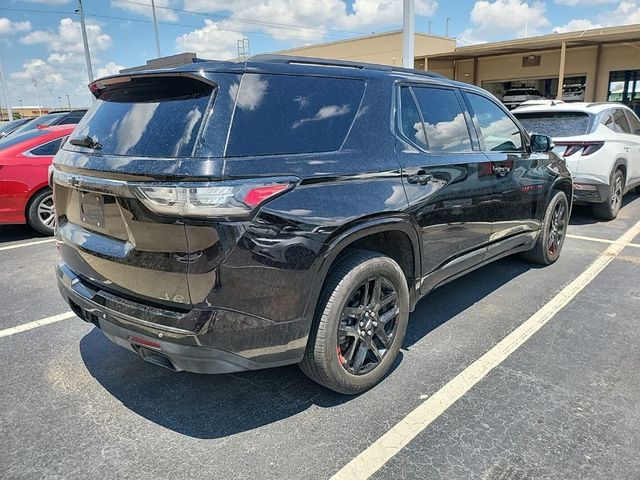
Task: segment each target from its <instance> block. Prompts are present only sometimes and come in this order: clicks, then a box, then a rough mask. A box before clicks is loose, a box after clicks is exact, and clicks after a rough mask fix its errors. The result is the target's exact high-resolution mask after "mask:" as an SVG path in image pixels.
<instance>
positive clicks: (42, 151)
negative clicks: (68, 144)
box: [29, 138, 62, 157]
mask: <svg viewBox="0 0 640 480" xmlns="http://www.w3.org/2000/svg"><path fill="white" fill-rule="evenodd" d="M61 142H62V138H56V139H55V140H52V141H51V142H47V143H45V144H44V145H40V146H39V147H36V148H34V149H33V150H31V151H30V152H29V153H31V155H38V156H45V157H52V156H53V155H55V154H56V153H58V150H60V143H61Z"/></svg>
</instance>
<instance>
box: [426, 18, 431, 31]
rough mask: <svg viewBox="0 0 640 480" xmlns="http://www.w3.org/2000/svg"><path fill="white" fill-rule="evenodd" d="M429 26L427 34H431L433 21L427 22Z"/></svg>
mask: <svg viewBox="0 0 640 480" xmlns="http://www.w3.org/2000/svg"><path fill="white" fill-rule="evenodd" d="M427 25H428V26H429V27H428V28H427V33H431V20H429V21H428V22H427Z"/></svg>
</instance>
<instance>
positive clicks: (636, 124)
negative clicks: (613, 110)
mask: <svg viewBox="0 0 640 480" xmlns="http://www.w3.org/2000/svg"><path fill="white" fill-rule="evenodd" d="M625 113H626V114H627V120H629V126H630V127H631V133H632V134H634V135H640V120H638V117H636V116H635V114H634V113H632V112H629V111H627V110H625Z"/></svg>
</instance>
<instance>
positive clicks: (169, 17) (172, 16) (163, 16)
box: [111, 0, 179, 22]
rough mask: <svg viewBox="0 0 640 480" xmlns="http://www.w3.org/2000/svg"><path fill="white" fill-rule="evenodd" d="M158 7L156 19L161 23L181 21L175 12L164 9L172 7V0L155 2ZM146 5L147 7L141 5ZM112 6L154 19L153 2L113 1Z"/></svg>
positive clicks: (140, 0)
mask: <svg viewBox="0 0 640 480" xmlns="http://www.w3.org/2000/svg"><path fill="white" fill-rule="evenodd" d="M154 3H155V5H156V18H157V19H158V20H160V21H167V22H177V21H178V20H179V17H178V15H177V14H176V12H174V11H173V10H169V9H167V8H164V7H171V6H172V2H171V1H170V0H155V2H154ZM141 4H145V5H141ZM111 6H112V7H115V8H119V9H121V10H126V11H128V12H133V13H137V14H139V15H144V16H145V17H148V18H153V11H152V10H151V0H135V2H134V3H128V2H124V1H123V2H120V1H118V0H111Z"/></svg>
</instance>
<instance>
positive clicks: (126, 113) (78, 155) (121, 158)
mask: <svg viewBox="0 0 640 480" xmlns="http://www.w3.org/2000/svg"><path fill="white" fill-rule="evenodd" d="M214 91H215V90H214V86H213V85H211V84H209V83H206V82H204V81H201V80H195V79H191V78H184V77H160V78H141V79H138V80H129V81H124V82H123V83H122V84H115V85H114V86H111V87H108V88H107V89H106V90H105V91H104V92H102V93H101V95H100V97H99V99H98V100H97V101H96V102H95V104H94V105H93V107H92V108H91V109H90V110H89V112H88V113H87V114H86V116H85V117H84V119H83V120H82V122H81V123H80V124H79V125H78V127H77V128H76V130H75V131H74V133H73V134H72V135H71V137H70V139H69V141H68V142H67V143H66V144H65V146H64V147H63V149H62V150H61V151H60V152H59V153H58V155H57V156H56V159H55V172H54V194H55V202H56V215H57V238H58V240H59V242H60V255H61V257H62V259H63V260H64V262H66V263H67V265H68V266H69V267H70V268H71V269H72V270H73V271H74V272H75V273H76V274H78V275H79V276H80V277H81V278H82V279H83V280H85V281H86V282H89V283H91V284H93V285H94V286H96V287H97V288H100V289H103V290H106V291H113V292H114V293H117V294H120V295H122V296H124V297H126V296H133V297H135V298H136V299H141V300H147V301H149V302H151V303H154V304H155V303H160V304H167V305H168V306H187V305H189V304H190V302H191V300H190V295H189V288H188V284H187V268H188V266H189V263H190V262H191V261H192V258H191V256H190V255H189V248H188V244H187V236H186V233H185V225H184V221H182V220H181V219H179V218H174V217H171V216H168V215H166V216H165V215H159V214H157V213H153V212H151V211H150V210H149V209H147V208H146V207H145V206H144V204H143V203H142V202H141V201H140V200H139V199H138V198H137V197H136V195H135V194H134V193H133V188H132V186H133V185H135V184H136V183H137V182H154V181H158V182H162V181H169V180H171V179H176V178H180V177H183V176H186V175H187V174H189V173H191V174H192V175H193V174H199V173H201V171H200V170H198V168H200V167H199V165H200V164H203V165H204V164H205V163H204V161H203V160H202V159H193V158H192V157H193V153H194V150H195V147H196V140H197V138H198V132H199V131H200V128H201V126H202V124H203V119H204V118H205V117H206V113H207V111H208V109H209V105H210V102H211V101H212V98H213V97H214ZM74 142H75V145H74V144H73V143H74ZM83 143H84V144H85V145H84V146H83V145H82V144H83ZM206 165H208V166H209V167H210V166H211V163H207V164H206ZM209 170H210V171H209V173H210V174H211V175H212V176H213V175H215V169H214V168H209Z"/></svg>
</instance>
